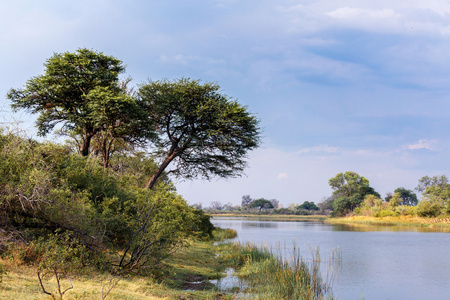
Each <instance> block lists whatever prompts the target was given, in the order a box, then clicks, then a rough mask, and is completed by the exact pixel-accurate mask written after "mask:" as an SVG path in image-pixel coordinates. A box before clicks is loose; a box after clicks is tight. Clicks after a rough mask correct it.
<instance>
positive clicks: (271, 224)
mask: <svg viewBox="0 0 450 300" xmlns="http://www.w3.org/2000/svg"><path fill="white" fill-rule="evenodd" d="M252 227H256V228H278V223H275V222H242V228H252Z"/></svg>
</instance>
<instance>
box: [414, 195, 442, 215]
mask: <svg viewBox="0 0 450 300" xmlns="http://www.w3.org/2000/svg"><path fill="white" fill-rule="evenodd" d="M441 209H442V206H441V204H440V203H439V201H437V200H435V199H434V200H433V199H423V200H422V201H420V202H419V204H418V205H417V215H418V216H420V217H437V216H438V215H440V214H441Z"/></svg>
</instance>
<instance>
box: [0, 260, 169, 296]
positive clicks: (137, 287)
mask: <svg viewBox="0 0 450 300" xmlns="http://www.w3.org/2000/svg"><path fill="white" fill-rule="evenodd" d="M6 266H7V269H8V274H7V275H6V276H3V282H2V283H0V299H5V300H6V299H11V300H13V299H14V300H17V299H21V300H22V299H23V300H41V299H51V297H50V296H48V295H45V294H44V293H42V290H41V288H40V286H39V282H38V280H37V276H36V268H35V267H32V266H11V265H8V264H7V262H6ZM110 279H111V278H110V277H109V276H106V275H102V274H93V275H89V276H80V277H76V278H72V279H71V280H70V281H69V280H67V279H65V280H62V286H63V288H66V287H69V286H70V285H71V284H72V285H73V289H71V290H69V291H68V292H67V293H66V294H65V295H64V299H102V290H103V294H104V295H106V293H107V291H108V289H109V287H110V285H109V283H110ZM113 279H115V280H118V278H113ZM44 284H45V286H46V289H48V290H49V291H52V292H56V282H55V280H46V281H45V282H44ZM158 289H161V286H160V285H158V284H157V283H155V282H152V281H151V280H148V279H144V278H121V279H120V280H119V281H118V284H117V285H116V286H115V287H114V288H113V289H112V290H111V292H110V294H109V295H108V296H107V298H106V299H125V300H135V299H136V300H137V299H164V297H157V296H152V293H153V292H154V290H158ZM166 299H168V298H166Z"/></svg>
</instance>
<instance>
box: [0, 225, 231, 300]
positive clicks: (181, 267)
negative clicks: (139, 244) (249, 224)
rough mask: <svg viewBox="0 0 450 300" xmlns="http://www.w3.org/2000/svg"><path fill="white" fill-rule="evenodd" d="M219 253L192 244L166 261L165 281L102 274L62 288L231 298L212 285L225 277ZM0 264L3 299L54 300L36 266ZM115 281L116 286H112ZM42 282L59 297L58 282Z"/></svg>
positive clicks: (82, 292)
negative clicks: (4, 272)
mask: <svg viewBox="0 0 450 300" xmlns="http://www.w3.org/2000/svg"><path fill="white" fill-rule="evenodd" d="M235 236H236V232H235V231H233V230H217V231H215V240H221V239H229V238H232V237H235ZM217 251H218V246H217V245H215V244H214V241H209V242H204V241H193V242H192V243H191V245H190V246H189V247H186V248H181V249H179V250H178V251H177V252H175V254H174V255H172V256H171V257H170V259H168V260H167V261H166V262H165V263H166V268H165V269H164V276H163V279H162V280H161V279H160V280H156V279H153V278H149V277H143V276H136V275H132V276H129V277H125V278H124V277H121V278H119V277H112V276H110V275H109V274H102V273H99V272H92V273H89V274H86V275H84V276H76V277H73V278H71V279H70V280H69V279H63V280H62V281H61V284H62V289H65V288H67V287H70V286H71V285H72V286H73V289H70V290H68V291H67V292H66V293H65V294H64V297H63V299H102V295H103V296H104V295H106V293H107V292H108V290H109V289H110V288H111V290H110V293H109V294H108V295H107V297H106V299H125V300H128V299H129V300H134V299H231V298H232V297H233V296H232V295H224V294H223V293H221V292H219V291H216V290H215V286H214V285H213V284H211V283H210V282H209V279H218V278H220V277H222V276H223V274H222V273H223V270H224V268H225V266H223V265H221V264H220V262H219V261H218V259H217ZM0 265H3V266H4V269H6V271H7V273H6V274H2V276H1V277H2V281H0V299H14V300H17V299H26V300H28V299H29V300H31V299H33V300H34V299H39V300H40V299H51V297H50V296H48V295H46V294H44V293H43V292H42V289H41V287H40V285H39V281H38V278H37V273H36V271H37V268H36V266H33V265H25V264H23V262H21V261H19V260H17V259H14V260H11V261H10V260H8V259H2V260H0ZM115 282H117V285H115V286H113V284H114V283H115ZM43 283H44V285H45V288H46V289H47V290H48V291H51V292H54V293H55V294H57V285H56V280H54V279H46V280H44V281H43ZM186 289H189V290H188V291H187V290H186ZM102 291H103V292H102ZM102 293H103V294H102Z"/></svg>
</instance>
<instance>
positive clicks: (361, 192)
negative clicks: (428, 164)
mask: <svg viewBox="0 0 450 300" xmlns="http://www.w3.org/2000/svg"><path fill="white" fill-rule="evenodd" d="M328 183H329V185H330V187H331V188H332V189H333V190H334V192H333V194H332V195H331V196H330V197H328V198H326V199H325V200H324V201H323V202H322V203H320V205H321V206H322V207H323V209H326V210H328V211H329V212H330V214H331V215H332V216H346V215H352V214H354V215H366V216H374V217H385V216H401V215H411V216H420V217H438V216H442V217H445V216H448V215H449V214H450V184H449V182H448V178H447V177H446V176H445V175H440V176H433V177H429V176H424V177H422V178H421V179H420V180H419V184H418V185H417V187H416V188H415V190H416V191H417V192H418V193H421V194H422V199H421V200H420V201H419V199H418V197H417V194H416V193H415V192H414V191H413V190H409V189H406V188H404V187H399V188H396V189H395V190H394V193H388V194H387V195H386V197H385V198H384V199H382V197H381V196H380V194H379V193H377V192H376V191H375V190H374V189H373V188H372V187H371V186H370V185H369V180H368V179H366V178H365V177H363V176H360V175H359V174H357V173H355V172H352V171H348V172H345V173H339V174H337V175H336V176H335V177H332V178H330V180H329V181H328Z"/></svg>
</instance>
